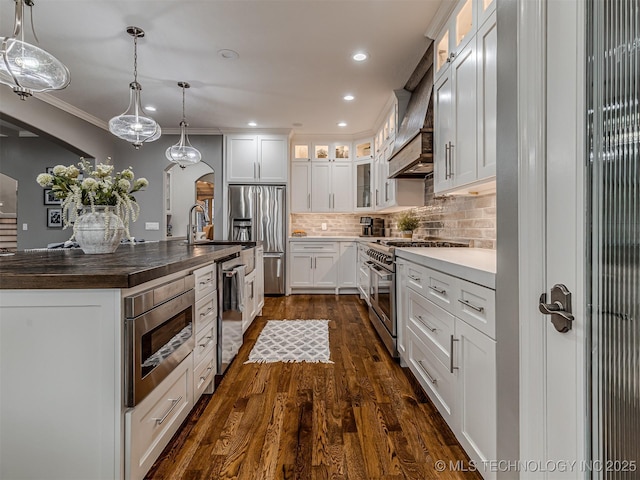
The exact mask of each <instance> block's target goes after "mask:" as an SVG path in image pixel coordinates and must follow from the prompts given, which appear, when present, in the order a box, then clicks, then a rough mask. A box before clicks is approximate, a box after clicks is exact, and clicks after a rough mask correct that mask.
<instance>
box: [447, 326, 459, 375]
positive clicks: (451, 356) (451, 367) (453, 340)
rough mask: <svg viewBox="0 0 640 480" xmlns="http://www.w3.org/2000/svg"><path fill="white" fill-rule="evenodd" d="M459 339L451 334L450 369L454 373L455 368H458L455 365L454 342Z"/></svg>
mask: <svg viewBox="0 0 640 480" xmlns="http://www.w3.org/2000/svg"><path fill="white" fill-rule="evenodd" d="M457 341H458V339H457V338H454V337H453V335H451V344H450V348H449V371H450V372H451V373H453V371H454V370H458V367H454V366H453V344H454V342H457Z"/></svg>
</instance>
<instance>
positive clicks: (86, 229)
mask: <svg viewBox="0 0 640 480" xmlns="http://www.w3.org/2000/svg"><path fill="white" fill-rule="evenodd" d="M113 208H114V207H107V206H102V205H96V206H95V212H92V211H91V207H87V208H85V209H84V210H83V211H82V213H81V214H80V215H78V218H77V220H76V223H75V225H74V227H73V231H74V233H75V239H76V242H78V245H80V248H82V251H83V252H84V253H88V254H95V253H113V252H115V251H116V249H117V248H118V245H120V240H121V239H122V237H123V235H124V224H123V223H122V220H121V219H120V217H119V216H118V215H116V214H115V213H113Z"/></svg>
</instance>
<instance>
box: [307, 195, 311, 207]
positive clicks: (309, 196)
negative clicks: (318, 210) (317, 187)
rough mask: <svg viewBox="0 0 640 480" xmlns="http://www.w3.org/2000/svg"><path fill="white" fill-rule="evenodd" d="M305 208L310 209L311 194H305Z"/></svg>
mask: <svg viewBox="0 0 640 480" xmlns="http://www.w3.org/2000/svg"><path fill="white" fill-rule="evenodd" d="M307 208H308V209H311V194H310V193H307Z"/></svg>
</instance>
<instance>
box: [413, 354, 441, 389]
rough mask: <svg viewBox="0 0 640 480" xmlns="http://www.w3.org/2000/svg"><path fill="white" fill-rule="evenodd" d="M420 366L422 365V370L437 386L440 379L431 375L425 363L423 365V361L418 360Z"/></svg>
mask: <svg viewBox="0 0 640 480" xmlns="http://www.w3.org/2000/svg"><path fill="white" fill-rule="evenodd" d="M418 365H420V369H421V370H422V371H423V372H424V373H425V375H426V376H427V378H428V379H429V381H430V382H431V383H433V384H434V385H437V384H438V379H437V378H435V377H434V376H433V375H431V374H430V373H429V370H427V367H425V366H424V363H422V360H418Z"/></svg>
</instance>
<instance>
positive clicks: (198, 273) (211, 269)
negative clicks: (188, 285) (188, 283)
mask: <svg viewBox="0 0 640 480" xmlns="http://www.w3.org/2000/svg"><path fill="white" fill-rule="evenodd" d="M193 274H194V276H195V279H196V286H195V288H196V302H197V301H198V300H200V299H201V298H203V297H204V296H206V295H209V294H210V293H211V292H213V291H214V290H215V289H216V268H215V264H213V263H212V264H210V265H207V266H206V267H202V268H199V269H198V270H195V271H194V272H193Z"/></svg>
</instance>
